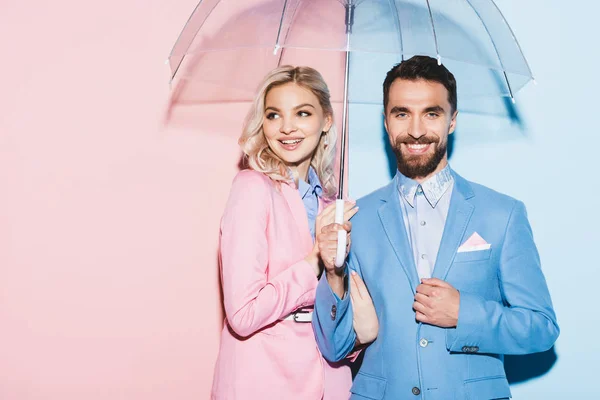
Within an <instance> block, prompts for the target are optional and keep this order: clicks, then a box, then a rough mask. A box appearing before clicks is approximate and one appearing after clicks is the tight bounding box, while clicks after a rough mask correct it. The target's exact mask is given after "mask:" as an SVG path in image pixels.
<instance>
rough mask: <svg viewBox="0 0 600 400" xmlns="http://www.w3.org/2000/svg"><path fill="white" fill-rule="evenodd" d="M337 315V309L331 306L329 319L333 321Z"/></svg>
mask: <svg viewBox="0 0 600 400" xmlns="http://www.w3.org/2000/svg"><path fill="white" fill-rule="evenodd" d="M336 315H337V307H336V306H335V304H334V305H332V306H331V319H332V320H335V316H336Z"/></svg>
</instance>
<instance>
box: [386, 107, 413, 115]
mask: <svg viewBox="0 0 600 400" xmlns="http://www.w3.org/2000/svg"><path fill="white" fill-rule="evenodd" d="M401 112H404V113H408V112H410V111H409V109H408V108H406V107H401V106H395V107H392V109H391V110H390V114H398V113H401Z"/></svg>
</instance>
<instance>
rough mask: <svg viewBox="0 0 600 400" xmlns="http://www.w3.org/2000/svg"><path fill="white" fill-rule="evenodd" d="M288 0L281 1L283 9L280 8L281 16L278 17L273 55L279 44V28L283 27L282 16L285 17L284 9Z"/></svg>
mask: <svg viewBox="0 0 600 400" xmlns="http://www.w3.org/2000/svg"><path fill="white" fill-rule="evenodd" d="M287 3H288V0H285V1H284V2H283V9H282V10H281V18H280V19H279V29H277V39H276V40H275V49H274V50H273V55H275V54H277V50H279V48H280V47H281V46H279V39H280V38H281V28H282V27H283V18H284V17H285V10H286V8H287Z"/></svg>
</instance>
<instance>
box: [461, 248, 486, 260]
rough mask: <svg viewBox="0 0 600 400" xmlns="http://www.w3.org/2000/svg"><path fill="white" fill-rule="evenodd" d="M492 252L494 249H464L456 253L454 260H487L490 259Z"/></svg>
mask: <svg viewBox="0 0 600 400" xmlns="http://www.w3.org/2000/svg"><path fill="white" fill-rule="evenodd" d="M491 254H492V249H491V248H489V249H485V250H476V251H463V252H460V253H456V256H454V262H455V263H460V262H469V261H485V260H489V259H490V256H491Z"/></svg>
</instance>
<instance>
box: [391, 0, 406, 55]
mask: <svg viewBox="0 0 600 400" xmlns="http://www.w3.org/2000/svg"><path fill="white" fill-rule="evenodd" d="M388 2H389V3H390V7H391V8H392V9H393V11H394V12H395V13H396V16H397V18H394V24H395V25H396V29H397V30H398V39H399V40H400V60H401V61H404V41H403V40H402V27H401V25H400V13H399V12H398V7H396V0H388Z"/></svg>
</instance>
